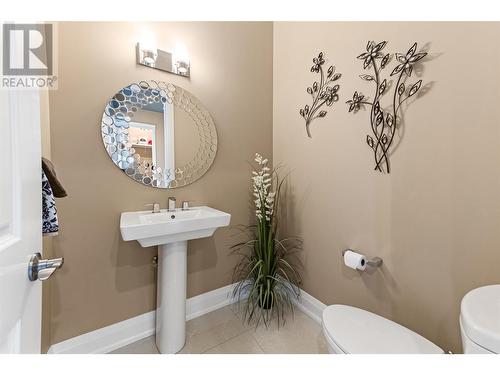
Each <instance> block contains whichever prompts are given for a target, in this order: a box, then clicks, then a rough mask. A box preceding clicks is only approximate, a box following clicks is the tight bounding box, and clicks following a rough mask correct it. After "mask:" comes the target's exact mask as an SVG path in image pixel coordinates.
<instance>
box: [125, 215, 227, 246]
mask: <svg viewBox="0 0 500 375" xmlns="http://www.w3.org/2000/svg"><path fill="white" fill-rule="evenodd" d="M230 220H231V215H230V214H227V213H225V212H222V211H219V210H216V209H214V208H210V207H206V206H200V207H191V208H190V209H188V210H186V211H182V210H181V209H177V210H176V211H167V210H161V212H159V213H151V211H137V212H124V213H122V215H121V218H120V231H121V233H122V238H123V240H124V241H131V240H137V241H138V242H139V243H140V244H141V246H142V247H148V246H157V245H163V244H167V243H172V242H178V241H187V240H193V239H195V238H203V237H210V236H211V235H212V234H214V232H215V230H216V229H217V228H219V227H225V226H227V225H229V221H230Z"/></svg>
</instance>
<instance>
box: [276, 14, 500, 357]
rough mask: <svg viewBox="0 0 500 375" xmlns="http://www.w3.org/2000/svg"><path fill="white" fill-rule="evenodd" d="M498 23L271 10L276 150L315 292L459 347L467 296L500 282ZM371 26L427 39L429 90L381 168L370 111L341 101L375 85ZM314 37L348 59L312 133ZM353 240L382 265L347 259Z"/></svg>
mask: <svg viewBox="0 0 500 375" xmlns="http://www.w3.org/2000/svg"><path fill="white" fill-rule="evenodd" d="M499 33H500V24H498V23H481V24H479V23H388V22H384V23H378V22H377V23H367V22H365V23H275V24H274V140H273V158H274V160H275V162H276V163H283V164H285V165H286V166H287V167H288V168H290V170H291V171H292V174H291V181H290V182H291V184H290V196H291V198H290V204H291V213H290V217H292V218H293V219H292V220H290V221H289V231H291V232H293V233H296V234H298V235H301V236H302V237H303V238H304V241H305V242H304V252H303V261H304V266H305V270H304V289H305V290H306V291H307V292H309V293H311V294H312V295H313V296H315V297H316V298H318V299H320V300H321V301H323V302H324V303H326V304H333V303H342V304H350V305H354V306H358V307H361V308H365V309H368V310H371V311H373V312H375V313H379V314H382V315H383V316H386V317H388V318H391V319H393V320H395V321H397V322H399V323H402V324H404V325H406V326H408V327H409V328H410V329H412V330H415V331H416V332H418V333H420V334H422V335H423V336H425V337H427V338H428V339H430V340H432V341H434V342H435V343H437V344H438V345H440V346H441V347H442V348H444V349H451V350H453V351H460V350H461V344H460V336H459V323H458V316H459V304H460V300H461V298H462V296H463V295H464V294H465V293H466V292H467V291H468V290H470V289H473V288H475V287H478V286H481V285H485V284H491V283H499V282H500V273H499V272H498V264H499V263H500V230H499V228H500V134H499V133H500V127H499V124H500V109H499V105H498V103H500V71H499V69H498V67H499V66H500V46H499V45H498V37H499ZM367 40H376V41H381V40H388V41H389V44H388V45H387V47H386V50H387V51H391V52H406V51H407V50H408V48H409V47H410V46H411V44H413V42H414V41H417V42H419V45H420V46H423V45H425V44H428V47H429V49H430V55H429V58H428V59H427V61H425V62H424V64H423V65H424V70H423V75H422V77H421V78H422V79H423V80H424V83H430V90H429V91H428V92H427V93H426V94H425V95H423V96H422V97H421V98H420V99H418V100H417V101H415V102H414V103H413V104H412V105H411V106H410V107H409V108H408V110H407V111H406V115H405V121H406V125H405V128H404V129H405V131H404V138H403V139H402V142H401V144H400V146H399V147H398V149H397V150H396V152H395V153H394V155H393V156H392V158H391V160H392V173H391V174H390V175H382V174H380V173H377V172H375V171H373V155H372V152H371V150H370V149H369V148H368V146H367V145H366V143H365V137H366V134H368V130H369V121H368V115H367V113H368V112H363V111H360V112H359V113H357V114H355V115H353V114H349V113H348V112H347V105H346V104H344V103H345V101H346V100H348V99H350V98H351V97H352V94H353V92H354V90H356V89H361V90H362V91H363V93H365V94H366V95H369V96H371V97H373V93H372V92H371V90H370V89H372V87H371V86H370V85H369V83H366V82H363V81H361V80H360V79H359V78H358V75H359V74H362V73H363V70H362V65H361V64H362V62H361V61H360V60H357V59H356V56H358V55H359V54H360V53H362V52H363V51H364V48H365V46H366V43H367ZM319 51H324V52H325V54H326V57H327V59H328V60H329V61H328V62H331V63H333V64H334V65H336V67H337V71H339V72H341V73H342V79H341V81H340V85H341V89H340V100H339V102H338V103H337V104H335V105H334V106H333V107H330V108H329V109H328V115H327V116H326V118H324V119H319V120H316V121H314V122H313V124H312V125H311V130H312V134H313V138H312V139H309V138H307V136H306V133H305V128H304V121H303V120H302V118H301V117H300V116H299V114H298V110H299V108H301V107H303V106H304V105H305V104H307V103H309V100H310V97H309V96H308V94H307V93H306V92H305V89H306V87H307V86H308V85H311V84H312V82H313V79H314V78H315V75H314V74H312V73H310V71H309V69H310V66H311V64H312V63H311V59H312V58H313V57H314V56H316V55H317V54H318V52H319ZM392 64H394V63H392ZM392 64H391V66H393V65H392ZM412 80H415V77H412ZM309 104H310V103H309ZM345 248H354V249H359V250H360V251H362V252H365V253H366V254H368V255H372V256H374V255H378V256H381V257H382V258H383V259H384V266H383V268H382V269H380V270H377V271H375V272H374V273H371V274H370V273H368V272H364V273H358V272H355V271H352V270H350V269H348V268H346V267H345V266H343V264H342V259H341V257H340V251H341V250H342V249H345Z"/></svg>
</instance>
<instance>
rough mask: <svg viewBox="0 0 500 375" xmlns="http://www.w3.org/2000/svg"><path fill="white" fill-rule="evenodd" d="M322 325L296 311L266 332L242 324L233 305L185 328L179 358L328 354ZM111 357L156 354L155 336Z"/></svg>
mask: <svg viewBox="0 0 500 375" xmlns="http://www.w3.org/2000/svg"><path fill="white" fill-rule="evenodd" d="M327 352H328V348H327V344H326V341H325V339H324V337H323V333H322V330H321V325H320V324H318V323H316V322H315V321H314V320H313V319H311V318H309V317H308V316H307V315H305V314H304V313H302V312H301V311H298V310H297V309H295V311H294V314H293V316H292V315H291V314H289V315H288V316H287V321H286V324H285V326H284V327H283V326H280V327H279V328H278V326H277V324H276V323H273V324H271V325H270V326H269V327H268V328H266V327H265V326H264V325H263V324H260V325H259V326H258V327H257V328H256V327H255V325H248V324H247V323H244V322H243V318H242V312H241V310H240V309H239V308H238V307H237V306H236V305H231V306H227V307H224V308H222V309H219V310H216V311H213V312H211V313H209V314H206V315H203V316H201V317H199V318H196V319H193V320H190V321H189V322H187V324H186V345H185V346H184V348H183V349H182V350H181V351H180V353H181V354H202V353H206V354H263V353H269V354H271V353H272V354H302V353H304V354H306V353H307V354H308V353H327ZM111 354H158V350H157V348H156V345H155V340H154V336H151V337H147V338H145V339H142V340H139V341H137V342H134V343H132V344H130V345H127V346H124V347H123V348H120V349H118V350H115V351H114V352H111Z"/></svg>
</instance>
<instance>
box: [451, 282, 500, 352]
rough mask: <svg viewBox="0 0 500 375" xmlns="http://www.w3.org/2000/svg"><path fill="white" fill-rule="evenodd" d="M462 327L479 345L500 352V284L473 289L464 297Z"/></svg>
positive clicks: (461, 316)
mask: <svg viewBox="0 0 500 375" xmlns="http://www.w3.org/2000/svg"><path fill="white" fill-rule="evenodd" d="M460 310H461V311H460V321H461V323H462V329H463V330H464V332H465V334H466V335H467V337H468V338H470V339H471V340H472V341H474V342H475V343H476V344H478V345H479V346H482V347H483V348H486V349H488V350H489V351H491V352H494V353H500V285H488V286H483V287H481V288H477V289H474V290H471V291H470V292H469V293H467V294H466V295H465V297H464V298H462V305H461V308H460Z"/></svg>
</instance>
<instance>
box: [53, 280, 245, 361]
mask: <svg viewBox="0 0 500 375" xmlns="http://www.w3.org/2000/svg"><path fill="white" fill-rule="evenodd" d="M234 285H235V284H231V285H226V286H224V287H222V288H219V289H215V290H212V291H210V292H207V293H203V294H200V295H198V296H195V297H192V298H188V299H187V300H186V320H191V319H194V318H197V317H199V316H201V315H204V314H208V313H209V312H211V311H214V310H217V309H220V308H222V307H224V306H227V305H229V304H231V303H233V302H234V301H233V298H232V295H231V292H232V290H233V287H234ZM154 333H155V311H150V312H148V313H145V314H142V315H138V316H135V317H133V318H130V319H127V320H124V321H121V322H118V323H115V324H112V325H109V326H107V327H104V328H101V329H97V330H95V331H92V332H88V333H85V334H83V335H80V336H76V337H73V338H71V339H68V340H65V341H62V342H59V343H57V344H54V345H52V346H51V347H50V348H49V350H48V352H47V353H48V354H101V353H109V352H112V351H113V350H116V349H118V348H121V347H122V346H125V345H128V344H131V343H133V342H135V341H137V340H140V339H143V338H145V337H148V336H151V335H153V334H154Z"/></svg>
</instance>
